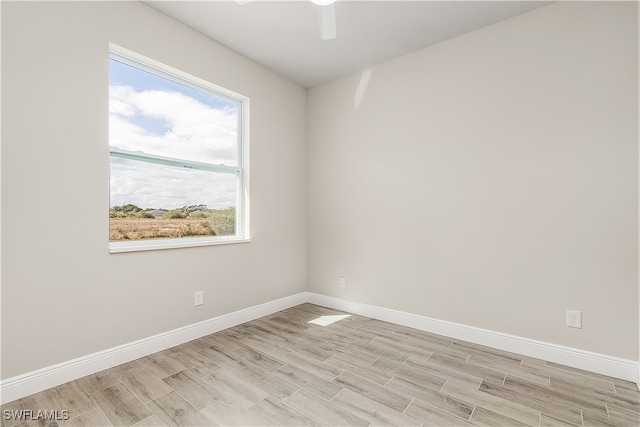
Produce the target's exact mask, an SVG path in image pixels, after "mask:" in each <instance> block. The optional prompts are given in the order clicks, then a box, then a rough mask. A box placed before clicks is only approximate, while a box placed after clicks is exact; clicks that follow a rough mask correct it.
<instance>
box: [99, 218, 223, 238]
mask: <svg viewBox="0 0 640 427" xmlns="http://www.w3.org/2000/svg"><path fill="white" fill-rule="evenodd" d="M221 231H222V232H221ZM226 234H229V233H226ZM216 235H218V236H220V235H225V233H224V231H223V230H218V232H216V230H215V229H214V228H213V226H212V224H211V221H210V220H209V219H208V218H184V219H165V218H110V219H109V241H112V242H117V241H122V240H148V239H167V238H179V237H190V236H216Z"/></svg>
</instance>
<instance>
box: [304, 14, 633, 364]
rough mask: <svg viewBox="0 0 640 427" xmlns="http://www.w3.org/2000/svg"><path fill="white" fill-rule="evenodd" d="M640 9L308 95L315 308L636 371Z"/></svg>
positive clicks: (411, 60)
mask: <svg viewBox="0 0 640 427" xmlns="http://www.w3.org/2000/svg"><path fill="white" fill-rule="evenodd" d="M635 7H636V5H635V4H634V3H633V2H621V3H590V2H586V3H574V2H561V3H555V4H552V5H549V6H546V7H543V8H540V9H537V10H535V11H533V12H530V13H527V14H524V15H521V16H518V17H515V18H513V19H509V20H506V21H503V22H500V23H498V24H495V25H492V26H490V27H486V28H484V29H480V30H478V31H475V32H472V33H468V34H466V35H463V36H460V37H457V38H455V39H452V40H449V41H446V42H443V43H440V44H438V45H435V46H432V47H430V48H427V49H424V50H420V51H417V52H414V53H411V54H408V55H406V56H403V57H400V58H397V59H394V60H392V61H389V62H386V63H383V64H381V65H378V66H375V67H373V68H372V69H370V70H366V71H363V72H360V73H356V74H352V75H349V76H346V77H344V78H341V79H338V80H335V81H332V82H329V83H327V84H325V85H322V86H319V87H316V88H314V89H312V90H310V91H309V95H308V98H309V99H308V144H309V145H308V162H309V165H308V167H309V173H308V180H309V195H308V239H309V242H308V286H309V290H310V291H313V292H318V293H321V294H326V295H330V296H337V297H342V298H346V299H349V300H354V301H358V302H362V303H367V304H373V305H379V306H383V307H388V308H392V309H398V310H402V311H407V312H411V313H416V314H420V315H425V316H429V317H433V318H437V319H443V320H448V321H453V322H457V323H461V324H466V325H471V326H475V327H480V328H486V329H490V330H495V331H499V332H504V333H508V334H514V335H518V336H523V337H528V338H531V339H536V340H541V341H546V342H551V343H557V344H561V345H566V346H570V347H575V348H579V349H584V350H589V351H594V352H599V353H603V354H607V355H612V356H618V357H622V358H627V359H632V360H638V254H637V252H638V249H637V236H638V232H637V231H638V207H637V204H638V152H637V151H638V146H637V135H636V132H637V90H636V89H637V87H636V83H637V69H636V66H637V63H636V11H635ZM340 275H343V276H345V277H346V288H345V289H340V288H338V286H337V284H338V276H340ZM567 309H574V310H581V311H582V313H583V328H582V329H570V328H567V327H566V326H565V311H566V310H567Z"/></svg>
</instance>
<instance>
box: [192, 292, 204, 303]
mask: <svg viewBox="0 0 640 427" xmlns="http://www.w3.org/2000/svg"><path fill="white" fill-rule="evenodd" d="M202 304H204V292H203V291H198V292H194V293H193V305H202Z"/></svg>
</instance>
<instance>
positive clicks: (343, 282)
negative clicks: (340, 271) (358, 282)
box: [338, 276, 347, 288]
mask: <svg viewBox="0 0 640 427" xmlns="http://www.w3.org/2000/svg"><path fill="white" fill-rule="evenodd" d="M338 287H340V288H345V287H347V279H345V278H344V277H342V276H340V277H338Z"/></svg>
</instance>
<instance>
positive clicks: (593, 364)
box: [308, 293, 640, 388]
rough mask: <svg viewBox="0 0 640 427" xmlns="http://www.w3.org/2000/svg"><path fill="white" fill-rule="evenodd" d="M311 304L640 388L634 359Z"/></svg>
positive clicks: (347, 306)
mask: <svg viewBox="0 0 640 427" xmlns="http://www.w3.org/2000/svg"><path fill="white" fill-rule="evenodd" d="M308 301H309V302H310V303H313V304H317V305H321V306H324V307H329V308H334V309H336V310H342V311H347V312H349V313H353V314H359V315H362V316H366V317H371V318H373V319H378V320H384V321H386V322H391V323H395V324H397V325H402V326H408V327H410V328H415V329H420V330H423V331H428V332H432V333H435V334H439V335H445V336H447V337H451V338H457V339H460V340H464V341H469V342H472V343H477V344H481V345H486V346H488V347H493V348H497V349H500V350H505V351H510V352H512V353H517V354H521V355H524V356H529V357H535V358H538V359H544V360H548V361H550V362H555V363H559V364H562V365H566V366H571V367H574V368H578V369H584V370H585V371H590V372H595V373H598V374H603V375H607V376H610V377H615V378H620V379H623V380H627V381H631V382H635V383H638V387H639V388H640V364H639V363H638V362H637V361H635V360H627V359H621V358H618V357H614V356H608V355H605V354H599V353H593V352H590V351H585V350H580V349H577V348H572V347H565V346H562V345H558V344H552V343H547V342H543V341H536V340H532V339H529V338H523V337H518V336H515V335H509V334H503V333H501V332H495V331H490V330H486V329H481V328H476V327H473V326H467V325H461V324H458V323H453V322H447V321H444V320H438V319H433V318H430V317H426V316H420V315H416V314H411V313H406V312H402V311H397V310H391V309H388V308H383V307H377V306H374V305H368V304H362V303H357V302H353V301H347V300H344V299H340V298H335V297H329V296H326V295H320V294H315V293H309V298H308Z"/></svg>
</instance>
